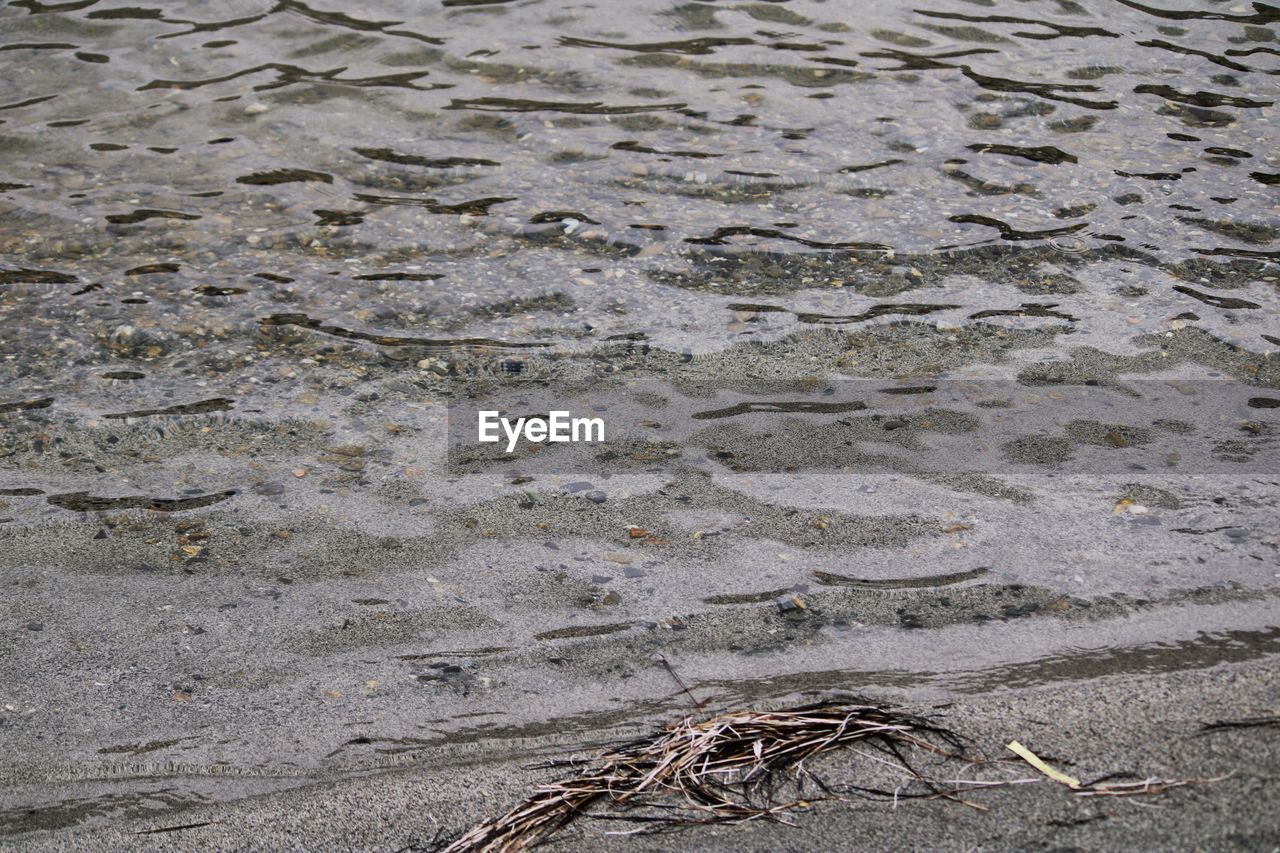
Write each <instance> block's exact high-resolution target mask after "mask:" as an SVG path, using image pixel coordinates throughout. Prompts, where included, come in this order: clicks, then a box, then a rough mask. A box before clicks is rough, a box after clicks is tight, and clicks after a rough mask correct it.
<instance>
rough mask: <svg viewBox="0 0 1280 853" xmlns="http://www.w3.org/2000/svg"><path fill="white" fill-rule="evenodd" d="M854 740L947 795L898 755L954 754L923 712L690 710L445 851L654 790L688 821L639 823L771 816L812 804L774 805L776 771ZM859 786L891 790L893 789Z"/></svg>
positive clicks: (499, 839) (501, 845)
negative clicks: (668, 798)
mask: <svg viewBox="0 0 1280 853" xmlns="http://www.w3.org/2000/svg"><path fill="white" fill-rule="evenodd" d="M854 743H858V744H859V745H862V746H869V747H873V748H877V749H879V750H880V751H881V752H883V753H884V754H885V756H886V759H885V760H889V761H891V762H893V763H894V764H895V765H896V766H899V767H901V768H902V769H904V770H905V771H907V772H908V773H909V775H910V776H911V777H912V778H915V779H917V780H919V781H921V782H923V783H925V784H926V786H927V787H928V788H929V791H930V793H929V794H926V796H950V794H949V792H947V791H943V790H940V789H938V788H936V787H934V786H933V785H932V784H931V783H929V781H928V780H927V779H925V778H924V777H922V776H921V775H920V774H919V773H918V772H917V771H916V770H915V769H914V768H913V767H912V765H911V764H910V763H908V761H907V759H906V758H905V757H904V754H905V753H907V752H909V751H911V750H924V751H927V752H929V753H933V754H935V755H940V756H943V757H960V755H961V754H962V745H961V742H960V739H959V738H958V737H957V736H956V735H955V734H953V733H952V732H951V731H949V730H947V729H945V728H943V727H941V726H938V725H935V724H934V723H932V722H930V721H929V720H927V719H925V718H923V717H916V716H910V715H906V714H902V713H899V712H897V711H895V710H893V709H891V708H888V707H883V706H877V705H867V704H858V703H850V702H840V701H827V702H819V703H817V704H813V705H806V706H803V707H799V708H791V709H786V710H779V711H731V712H728V713H723V714H717V715H715V716H712V717H700V716H698V715H691V716H689V717H686V718H684V719H683V720H680V721H679V722H677V723H673V724H670V725H667V726H665V727H663V728H662V729H661V730H659V731H658V732H656V733H654V734H653V735H650V736H647V737H644V738H641V739H639V740H635V741H632V742H630V743H628V744H625V745H622V746H620V747H617V748H615V749H613V750H611V751H609V752H607V753H606V754H604V755H603V756H601V757H600V759H599V760H598V761H596V762H595V763H593V764H592V765H591V766H589V767H588V768H587V769H585V770H583V771H582V772H580V773H579V774H578V775H577V776H574V777H573V778H571V779H565V780H561V781H558V782H552V783H550V784H547V785H542V786H540V787H539V788H538V789H537V790H536V792H535V793H534V794H533V795H532V796H531V797H529V798H528V799H526V800H525V801H524V802H523V803H521V804H520V805H518V806H516V807H515V808H513V809H512V810H511V811H509V812H507V813H506V814H504V815H502V816H501V817H498V818H496V819H494V820H491V821H487V822H485V823H482V824H480V825H479V826H476V827H475V828H473V829H472V830H471V831H470V832H468V833H466V834H465V835H463V836H462V837H460V838H458V839H457V840H456V841H454V842H453V843H452V844H450V845H449V846H448V847H447V848H445V853H464V851H465V853H480V851H483V853H505V851H513V850H521V849H524V848H527V847H530V846H533V845H536V844H538V843H540V842H542V841H544V840H546V838H547V837H548V836H550V835H551V834H552V833H554V832H556V831H557V830H559V829H561V828H563V827H564V826H566V825H567V824H569V823H570V822H572V821H573V820H574V819H575V818H577V817H579V816H581V815H583V814H584V813H585V812H586V811H587V809H588V808H590V807H591V806H593V805H598V804H601V803H604V802H607V804H609V805H613V806H621V807H638V806H647V805H657V803H655V800H654V798H656V797H659V796H661V795H672V796H675V797H676V798H678V799H679V800H680V801H681V802H680V803H678V804H677V805H676V807H675V808H676V809H677V810H679V809H686V810H692V811H694V812H695V813H696V817H692V818H689V817H686V818H681V817H678V816H676V817H667V816H659V817H656V818H642V820H645V821H649V820H652V821H655V822H658V823H664V824H666V825H668V826H670V825H674V824H683V823H703V824H705V823H737V822H742V821H749V820H758V819H774V820H776V819H778V817H779V816H780V815H781V814H783V813H785V812H787V811H790V810H792V809H797V808H803V807H805V806H808V805H810V804H811V803H812V802H814V801H813V800H791V801H785V802H778V801H777V800H776V798H775V796H774V795H775V793H776V789H777V783H778V782H779V779H780V774H784V773H787V772H788V771H793V772H794V773H796V774H801V773H804V766H803V763H804V761H805V760H806V759H809V758H811V757H813V756H815V755H818V754H820V753H824V752H829V751H831V750H835V749H839V748H841V747H846V746H849V745H851V744H854ZM819 785H820V786H821V783H820V782H819ZM860 791H861V792H862V793H866V794H873V795H883V796H886V797H894V796H895V792H894V791H879V790H874V789H871V788H866V789H860ZM665 808H667V809H670V808H671V806H670V805H669V804H667V805H666V806H665ZM668 814H669V812H668Z"/></svg>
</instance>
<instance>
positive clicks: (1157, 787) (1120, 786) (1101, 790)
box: [1006, 740, 1225, 797]
mask: <svg viewBox="0 0 1280 853" xmlns="http://www.w3.org/2000/svg"><path fill="white" fill-rule="evenodd" d="M1006 748H1007V749H1008V750H1009V751H1010V752H1012V753H1014V754H1015V755H1017V756H1018V757H1019V758H1021V759H1022V760H1023V761H1025V762H1027V763H1028V764H1030V765H1031V766H1032V767H1034V768H1035V769H1037V770H1039V771H1040V772H1041V773H1043V774H1044V775H1045V776H1047V777H1049V778H1050V779H1052V780H1053V781H1055V782H1057V783H1059V784H1061V785H1065V786H1066V787H1068V788H1070V789H1071V790H1072V791H1073V792H1074V793H1076V794H1078V795H1080V796H1082V797H1133V796H1137V795H1140V794H1160V793H1163V792H1165V791H1168V790H1170V789H1171V788H1184V787H1186V786H1187V785H1196V784H1199V783H1201V782H1216V781H1218V780H1217V779H1161V778H1158V777H1155V776H1149V777H1147V778H1145V779H1138V780H1136V781H1133V782H1112V781H1110V780H1112V779H1115V778H1117V776H1116V775H1114V774H1113V775H1110V776H1104V777H1103V778H1101V779H1097V780H1095V781H1093V782H1089V783H1087V784H1085V783H1082V782H1081V781H1080V780H1079V779H1076V778H1075V777H1074V776H1068V775H1067V774H1066V773H1063V772H1062V771H1061V770H1056V769H1054V768H1053V767H1050V766H1049V765H1048V764H1046V763H1045V762H1044V761H1043V760H1041V758H1040V756H1038V755H1036V754H1035V753H1034V752H1032V751H1031V750H1029V749H1027V748H1026V747H1025V746H1023V745H1022V744H1020V743H1018V742H1017V741H1016V740H1012V741H1009V743H1008V744H1007V746H1006ZM1223 778H1225V777H1223Z"/></svg>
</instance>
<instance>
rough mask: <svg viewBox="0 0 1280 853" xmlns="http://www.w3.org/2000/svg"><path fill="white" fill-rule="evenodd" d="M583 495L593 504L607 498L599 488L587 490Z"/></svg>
mask: <svg viewBox="0 0 1280 853" xmlns="http://www.w3.org/2000/svg"><path fill="white" fill-rule="evenodd" d="M583 497H584V498H586V499H587V500H589V501H591V502H592V503H593V504H602V503H604V502H605V501H606V500H608V499H609V498H608V496H607V495H606V494H605V493H604V492H602V491H600V490H599V489H596V490H595V491H591V492H587V493H586V494H585V495H583Z"/></svg>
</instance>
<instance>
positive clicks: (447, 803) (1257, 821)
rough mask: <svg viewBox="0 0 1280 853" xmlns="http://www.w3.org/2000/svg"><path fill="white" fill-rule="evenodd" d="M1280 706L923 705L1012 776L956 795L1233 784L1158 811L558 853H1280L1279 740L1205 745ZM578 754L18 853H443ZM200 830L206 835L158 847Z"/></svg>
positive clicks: (707, 832) (1187, 700)
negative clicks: (1056, 776) (1040, 759)
mask: <svg viewBox="0 0 1280 853" xmlns="http://www.w3.org/2000/svg"><path fill="white" fill-rule="evenodd" d="M1277 701H1280V690H1278V688H1277V681H1276V678H1275V673H1274V669H1273V668H1272V667H1270V666H1266V665H1259V664H1257V663H1247V664H1234V665H1220V666H1216V667H1212V668H1209V669H1205V670H1192V671H1183V672H1175V673H1160V674H1128V675H1115V676H1109V677H1106V678H1103V679H1099V680H1097V681H1094V682H1091V683H1089V684H1087V685H1057V686H1054V687H1050V688H1031V689H1021V690H998V691H994V692H991V693H987V694H984V695H982V696H978V697H973V698H966V699H961V700H960V701H956V702H946V703H937V702H920V703H918V704H915V705H913V707H915V708H916V709H919V710H925V711H930V712H931V713H936V714H939V715H941V716H940V717H939V720H940V721H942V722H944V723H946V724H948V725H951V726H953V727H954V728H955V729H956V730H957V731H959V732H961V733H963V734H965V735H966V736H968V737H970V738H972V739H973V743H972V748H973V749H975V750H976V752H977V753H985V754H986V755H988V756H991V757H1003V758H1004V759H1006V763H1004V764H1003V765H1002V766H1001V767H1000V768H999V769H998V770H989V771H985V772H973V771H968V772H966V769H962V768H959V767H957V768H956V770H957V773H958V775H957V777H956V778H968V779H972V778H984V779H1000V778H1006V779H1015V778H1020V779H1036V778H1038V774H1036V773H1035V772H1034V771H1031V770H1030V768H1028V767H1026V766H1025V765H1023V764H1021V762H1019V761H1017V760H1016V759H1014V760H1012V761H1009V760H1008V759H1009V758H1011V756H1010V755H1009V754H1007V753H1004V754H1003V755H1002V752H1003V749H1002V747H1003V744H1004V743H1005V742H1006V741H1007V740H1009V739H1011V738H1020V739H1021V740H1022V741H1023V742H1025V743H1027V744H1029V745H1031V746H1032V747H1033V748H1034V749H1035V750H1037V751H1038V752H1039V754H1041V755H1045V756H1050V755H1052V756H1055V757H1060V758H1058V761H1057V764H1058V766H1059V767H1060V768H1062V769H1065V770H1068V771H1069V772H1071V773H1074V774H1076V775H1077V776H1080V777H1082V778H1085V779H1092V778H1094V777H1100V776H1103V775H1107V774H1110V773H1128V774H1133V775H1134V776H1135V777H1136V778H1147V777H1148V776H1161V777H1166V778H1168V777H1181V778H1187V777H1198V778H1203V779H1215V780H1216V781H1208V782H1205V783H1204V784H1201V785H1197V786H1195V787H1191V788H1184V789H1179V790H1175V791H1171V792H1168V793H1166V794H1163V795H1159V796H1154V797H1138V798H1131V799H1109V798H1084V797H1079V796H1076V795H1073V794H1071V793H1069V792H1068V791H1067V790H1065V789H1064V788H1063V787H1061V786H1059V785H1057V784H1056V783H1053V782H1049V781H1047V780H1044V779H1042V778H1041V779H1039V781H1036V782H1033V783H1030V784H1026V785H1019V786H1014V787H1010V788H1003V789H999V790H991V791H985V792H976V793H973V794H970V795H968V800H969V802H971V803H973V804H974V805H978V806H981V807H982V808H983V809H984V810H979V809H976V808H972V807H970V806H965V805H962V804H959V803H955V802H948V801H938V800H931V801H925V800H903V801H901V802H900V803H898V804H897V805H896V806H895V805H893V804H892V803H887V802H885V801H871V800H858V799H853V800H850V801H845V802H827V803H822V804H818V805H815V806H814V807H813V808H811V809H808V810H805V811H803V812H799V813H796V814H794V815H792V816H791V820H792V825H790V826H784V825H781V824H776V823H766V822H756V823H752V824H745V825H738V826H718V827H711V828H696V827H694V828H686V829H684V830H680V831H678V832H677V833H676V834H674V835H666V834H664V835H658V836H641V837H636V836H618V835H611V834H610V833H615V832H630V831H633V830H634V829H635V826H634V825H633V824H622V823H617V822H613V823H610V822H608V821H596V820H580V821H578V822H577V823H576V824H575V825H574V826H573V827H572V828H571V829H569V830H566V831H565V832H563V833H562V836H561V837H560V839H559V840H558V841H555V842H552V844H551V848H550V849H588V848H589V849H593V850H598V849H607V850H612V849H618V850H667V849H671V848H672V846H676V847H681V848H696V849H705V850H744V849H788V850H829V849H831V848H832V846H833V845H835V846H845V845H846V842H841V841H836V839H855V838H856V839H857V841H856V843H854V842H848V846H851V847H857V848H858V849H902V848H904V847H906V848H928V849H936V848H940V847H945V848H953V847H974V846H982V847H994V848H997V849H1026V848H1037V849H1038V848H1042V847H1049V848H1058V849H1060V848H1063V847H1074V848H1087V849H1097V848H1104V849H1118V848H1135V847H1137V848H1142V849H1175V848H1176V849H1186V848H1188V847H1195V848H1199V849H1211V850H1212V849H1254V850H1256V849H1265V848H1268V847H1271V846H1274V845H1275V844H1276V843H1277V842H1278V841H1280V821H1277V819H1276V817H1275V813H1274V809H1272V808H1271V804H1272V803H1273V802H1274V800H1275V797H1276V794H1277V792H1276V785H1277V782H1276V777H1275V759H1274V752H1273V751H1271V750H1268V749H1267V748H1266V747H1265V744H1266V743H1267V742H1268V740H1272V741H1273V740H1274V738H1275V733H1274V727H1272V728H1271V729H1266V728H1252V729H1250V728H1236V729H1221V730H1217V731H1212V732H1203V731H1202V724H1203V723H1204V722H1206V721H1215V720H1220V719H1237V718H1238V717H1237V715H1239V714H1241V713H1243V712H1246V711H1249V710H1254V711H1267V710H1269V709H1274V708H1275V707H1276V703H1277ZM940 705H941V706H940ZM636 731H640V729H637V728H636V727H635V726H622V727H611V728H604V729H600V730H597V731H595V732H591V733H589V734H587V739H588V740H599V739H612V738H617V737H621V736H625V735H628V734H632V733H634V732H636ZM584 734H585V733H584ZM567 740H571V739H569V738H565V737H556V736H547V735H543V736H535V737H531V738H528V739H526V740H524V741H522V742H521V743H520V744H519V746H518V747H516V746H514V745H510V744H508V745H505V746H499V745H490V746H489V747H487V748H486V747H485V746H482V745H478V746H477V747H476V749H475V750H474V751H471V750H463V749H459V748H456V747H453V748H448V747H446V748H437V749H433V750H429V751H428V752H426V753H424V754H423V755H422V756H421V757H420V758H421V760H420V762H418V763H416V764H415V765H414V766H411V767H406V768H403V769H399V770H393V771H389V772H386V773H380V774H373V775H362V776H359V777H356V778H351V779H345V780H341V781H335V782H329V783H321V784H317V785H314V786H310V787H304V788H301V789H299V790H295V791H290V792H286V793H280V794H276V795H271V796H264V797H256V798H250V799H246V800H243V801H238V802H231V803H221V804H218V805H216V806H213V805H195V806H192V807H191V808H189V809H185V810H183V811H181V812H177V813H172V814H166V815H164V816H163V817H147V818H143V819H133V820H125V821H119V822H116V823H114V824H112V825H111V826H109V827H105V828H102V829H97V830H92V831H88V830H81V831H70V832H65V831H64V832H60V833H56V834H45V833H37V834H34V835H31V836H27V837H26V838H24V839H23V841H22V843H21V844H20V845H16V846H15V849H17V848H20V849H33V850H35V849H77V850H78V849H84V850H90V849H98V850H101V849H112V850H114V849H136V850H152V849H154V850H163V849H178V848H180V849H192V848H193V847H194V848H199V849H240V848H245V847H250V848H252V849H319V848H325V849H330V848H343V849H346V848H353V849H377V850H398V849H402V848H404V847H405V846H408V845H411V844H423V845H425V844H429V843H430V842H432V841H433V840H436V839H438V838H441V837H447V836H448V835H450V834H454V833H457V832H460V831H462V830H464V829H466V828H468V827H469V826H470V825H471V824H472V823H474V822H477V821H480V820H483V819H485V818H489V817H493V816H494V815H495V814H496V813H497V812H498V811H502V810H505V809H506V808H507V807H508V806H509V805H514V804H515V803H516V802H517V801H518V800H519V799H520V798H522V797H523V796H525V795H527V794H528V792H529V791H530V790H531V789H532V787H533V786H534V785H536V784H538V783H541V782H546V781H550V780H551V779H553V778H556V771H555V770H546V769H529V767H528V765H529V764H530V763H531V762H530V759H531V758H532V757H533V756H537V755H547V754H552V755H563V756H570V755H583V754H584V753H583V752H581V751H578V750H574V749H573V748H572V747H571V746H568V745H567V743H566V741H567ZM1068 756H1069V758H1067V757H1068ZM1063 759H1066V760H1067V761H1070V762H1071V763H1070V764H1067V763H1066V762H1065V761H1063ZM869 767H870V771H869ZM875 767H876V765H874V764H870V762H868V761H867V760H866V759H862V758H859V757H858V756H855V755H852V754H849V753H844V754H836V755H834V756H830V757H827V758H824V759H822V760H820V762H817V763H815V764H814V765H813V766H811V767H810V770H811V771H812V772H814V773H815V774H816V775H818V776H819V777H820V778H821V779H822V780H823V781H824V782H825V783H827V784H828V785H830V786H832V787H837V788H838V787H839V786H840V785H841V784H846V783H850V782H852V783H858V782H863V783H865V782H866V781H867V774H868V772H870V773H874V772H875ZM1224 777H1225V778H1224ZM161 781H162V780H160V779H157V780H155V782H156V783H157V784H158V783H160V782H161ZM900 781H905V779H900ZM83 784H84V785H85V786H86V787H88V783H83ZM231 784H234V783H231ZM193 824H195V826H191V825H193ZM182 826H188V827H189V828H186V829H177V830H171V831H167V832H160V833H156V832H154V830H157V829H166V828H170V827H182ZM437 833H439V835H437ZM247 839H252V841H247Z"/></svg>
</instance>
